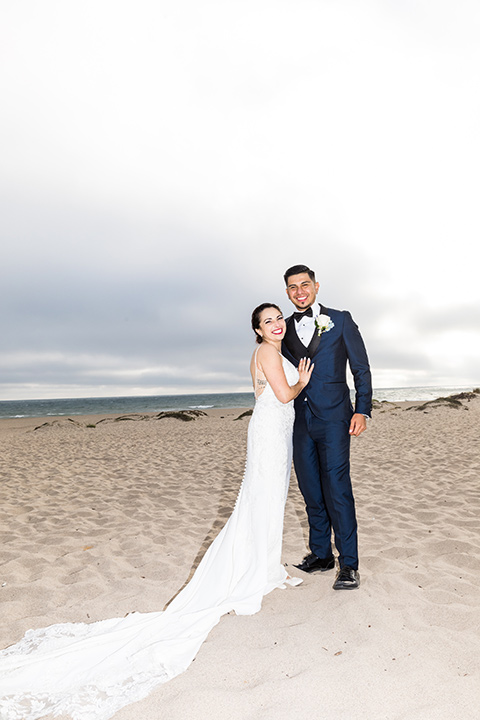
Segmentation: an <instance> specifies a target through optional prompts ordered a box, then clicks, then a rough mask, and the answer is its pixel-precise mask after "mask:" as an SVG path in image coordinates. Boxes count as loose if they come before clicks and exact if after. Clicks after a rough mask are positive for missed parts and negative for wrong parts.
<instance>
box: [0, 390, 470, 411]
mask: <svg viewBox="0 0 480 720" xmlns="http://www.w3.org/2000/svg"><path fill="white" fill-rule="evenodd" d="M468 390H470V391H471V390H472V386H470V385H462V386H459V385H445V386H441V385H430V386H421V385H415V386H404V387H390V388H374V391H373V398H374V400H376V401H377V402H382V401H387V402H402V401H411V402H415V401H427V400H435V399H436V398H438V397H444V396H445V395H449V394H455V393H458V392H465V391H468ZM350 393H351V396H352V399H353V397H354V394H355V393H354V390H351V391H350ZM253 404H254V395H253V391H251V392H231V393H184V394H172V395H115V396H113V395H112V396H100V397H95V396H93V397H81V398H78V397H77V398H76V397H72V398H38V399H35V398H32V399H27V400H0V419H9V418H10V419H12V418H24V417H52V416H55V417H56V416H58V417H61V416H65V415H101V414H108V415H111V414H115V413H119V414H127V413H141V412H163V411H168V410H192V409H196V410H208V409H212V408H216V409H228V408H234V407H239V408H243V407H247V408H248V407H253Z"/></svg>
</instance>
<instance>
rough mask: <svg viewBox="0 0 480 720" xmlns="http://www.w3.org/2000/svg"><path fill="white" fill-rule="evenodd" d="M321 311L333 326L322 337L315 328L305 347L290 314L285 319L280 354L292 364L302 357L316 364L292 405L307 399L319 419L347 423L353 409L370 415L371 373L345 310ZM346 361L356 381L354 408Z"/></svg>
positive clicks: (353, 325) (361, 342)
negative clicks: (308, 343) (285, 325)
mask: <svg viewBox="0 0 480 720" xmlns="http://www.w3.org/2000/svg"><path fill="white" fill-rule="evenodd" d="M321 312H322V314H324V315H328V316H329V317H330V319H331V320H332V322H333V323H334V327H333V328H331V330H328V331H327V332H324V333H322V335H321V336H319V335H318V332H317V330H315V333H314V335H313V338H312V341H311V342H310V345H309V346H308V348H305V346H304V345H303V343H302V342H301V341H300V339H299V338H298V335H297V332H296V330H295V321H294V319H293V315H291V316H290V317H289V318H288V319H287V331H286V333H285V338H284V341H283V343H282V353H283V354H284V355H285V357H286V358H287V360H290V362H292V363H293V364H294V365H295V366H298V363H299V361H300V360H301V358H302V357H309V358H311V360H312V361H313V362H314V364H315V367H314V370H313V373H312V377H311V378H310V382H309V383H308V385H307V387H306V388H305V390H303V391H302V392H301V393H300V395H299V396H298V397H297V398H296V400H295V406H296V408H298V406H299V404H300V403H303V402H304V401H305V398H306V399H307V402H308V406H309V408H310V410H311V411H312V413H313V414H314V415H316V417H318V418H320V419H322V420H346V421H347V422H350V419H351V417H352V415H353V413H354V412H356V413H362V414H364V415H368V416H370V413H371V408H372V376H371V373H370V366H369V363H368V356H367V351H366V349H365V344H364V342H363V340H362V336H361V335H360V331H359V329H358V327H357V325H356V324H355V322H354V321H353V318H352V316H351V315H350V313H349V312H347V311H345V310H332V309H330V308H325V307H323V306H321ZM347 362H348V363H349V365H350V370H351V371H352V375H353V378H354V383H355V408H353V406H352V403H351V400H350V390H349V387H348V385H347V379H346V369H347ZM298 409H299V408H298Z"/></svg>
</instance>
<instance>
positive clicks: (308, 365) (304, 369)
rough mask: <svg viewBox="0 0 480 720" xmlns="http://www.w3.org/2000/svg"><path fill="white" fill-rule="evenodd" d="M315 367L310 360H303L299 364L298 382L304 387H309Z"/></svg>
mask: <svg viewBox="0 0 480 720" xmlns="http://www.w3.org/2000/svg"><path fill="white" fill-rule="evenodd" d="M313 368H314V365H313V363H312V362H311V360H310V358H302V359H301V360H300V362H299V363H298V380H299V382H301V383H302V384H303V385H308V382H309V380H310V378H311V376H312V371H313Z"/></svg>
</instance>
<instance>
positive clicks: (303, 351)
mask: <svg viewBox="0 0 480 720" xmlns="http://www.w3.org/2000/svg"><path fill="white" fill-rule="evenodd" d="M319 305H320V314H321V315H328V308H326V307H324V306H323V305H322V304H321V303H319ZM321 339H322V336H321V335H319V334H318V331H317V329H316V328H315V332H314V333H313V337H312V339H311V340H310V343H309V345H308V348H307V347H305V345H304V344H303V343H302V341H301V340H300V338H299V337H298V335H297V331H296V330H295V321H294V319H293V315H290V317H289V318H288V319H287V332H286V333H285V339H284V341H283V342H284V343H285V345H286V347H287V350H288V351H289V352H290V353H291V354H292V355H293V357H294V358H296V359H297V360H301V358H303V357H309V358H312V357H313V356H314V355H315V353H316V352H317V350H318V347H319V345H320V340H321Z"/></svg>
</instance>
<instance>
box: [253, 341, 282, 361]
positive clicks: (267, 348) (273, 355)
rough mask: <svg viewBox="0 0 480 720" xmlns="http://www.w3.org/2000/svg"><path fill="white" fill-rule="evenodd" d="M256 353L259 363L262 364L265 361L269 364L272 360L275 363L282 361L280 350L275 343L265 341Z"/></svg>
mask: <svg viewBox="0 0 480 720" xmlns="http://www.w3.org/2000/svg"><path fill="white" fill-rule="evenodd" d="M256 353H257V363H259V364H260V365H261V364H262V363H265V362H266V363H268V364H271V363H272V362H273V363H275V364H277V363H280V362H281V357H280V354H279V352H278V350H277V349H276V348H275V347H274V346H273V345H270V343H266V342H263V343H262V344H261V345H260V347H259V348H258V350H257V351H256Z"/></svg>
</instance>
